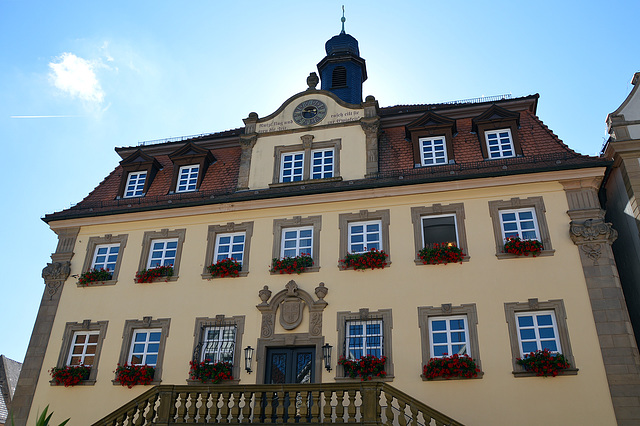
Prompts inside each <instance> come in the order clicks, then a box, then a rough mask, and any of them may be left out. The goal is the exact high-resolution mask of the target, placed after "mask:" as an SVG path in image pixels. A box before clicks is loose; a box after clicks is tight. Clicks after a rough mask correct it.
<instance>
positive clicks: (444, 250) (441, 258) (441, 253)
mask: <svg viewBox="0 0 640 426" xmlns="http://www.w3.org/2000/svg"><path fill="white" fill-rule="evenodd" d="M465 256H466V255H465V254H464V253H463V251H462V249H460V248H458V247H457V246H456V244H455V243H447V244H438V243H435V244H433V246H432V247H425V248H423V249H422V250H420V251H419V252H418V257H419V258H420V259H421V260H422V263H423V264H425V265H426V264H430V265H437V264H441V263H443V264H445V265H446V264H447V263H457V262H460V263H462V260H463V259H464V257H465Z"/></svg>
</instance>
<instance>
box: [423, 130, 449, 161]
mask: <svg viewBox="0 0 640 426" xmlns="http://www.w3.org/2000/svg"><path fill="white" fill-rule="evenodd" d="M436 142H438V144H437V145H436ZM418 143H419V144H420V145H419V146H420V163H421V164H422V166H423V167H430V166H441V165H443V164H449V153H448V152H447V139H446V137H445V136H433V137H427V138H420V139H418ZM427 145H430V146H431V153H430V155H427V153H426V152H425V147H426V146H427ZM436 146H438V147H439V146H442V150H438V152H442V153H443V154H444V157H442V156H436ZM429 160H431V161H432V163H429Z"/></svg>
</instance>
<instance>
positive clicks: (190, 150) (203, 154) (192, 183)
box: [169, 142, 216, 194]
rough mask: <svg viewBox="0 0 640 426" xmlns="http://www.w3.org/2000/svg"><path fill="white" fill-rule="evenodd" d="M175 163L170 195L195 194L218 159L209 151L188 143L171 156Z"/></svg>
mask: <svg viewBox="0 0 640 426" xmlns="http://www.w3.org/2000/svg"><path fill="white" fill-rule="evenodd" d="M169 158H170V159H171V161H172V162H173V179H172V181H171V189H170V190H169V193H170V194H171V193H174V192H175V193H183V192H195V191H198V190H199V189H200V184H202V180H203V179H204V176H205V174H206V173H207V169H208V167H209V166H210V165H211V164H213V163H214V162H215V161H216V159H215V157H214V156H213V154H211V151H209V150H208V149H205V148H202V147H200V146H198V145H196V144H195V143H193V142H188V143H186V144H185V145H183V146H182V147H180V148H178V149H177V150H176V151H174V152H173V153H171V154H170V155H169Z"/></svg>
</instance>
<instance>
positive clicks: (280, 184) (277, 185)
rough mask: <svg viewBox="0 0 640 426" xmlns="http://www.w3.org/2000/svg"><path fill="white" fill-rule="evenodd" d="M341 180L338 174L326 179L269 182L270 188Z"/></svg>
mask: <svg viewBox="0 0 640 426" xmlns="http://www.w3.org/2000/svg"><path fill="white" fill-rule="evenodd" d="M341 181H342V177H341V176H336V177H332V178H324V179H307V180H299V181H296V182H277V183H270V184H269V188H282V187H286V186H299V185H309V184H315V183H326V182H341Z"/></svg>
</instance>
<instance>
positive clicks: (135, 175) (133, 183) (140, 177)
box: [123, 170, 147, 198]
mask: <svg viewBox="0 0 640 426" xmlns="http://www.w3.org/2000/svg"><path fill="white" fill-rule="evenodd" d="M146 181H147V172H146V170H145V171H141V172H131V173H129V176H128V177H127V184H126V185H125V187H124V195H123V198H135V197H142V196H143V195H144V192H143V191H144V184H145V183H146ZM129 193H130V194H131V195H129Z"/></svg>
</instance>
